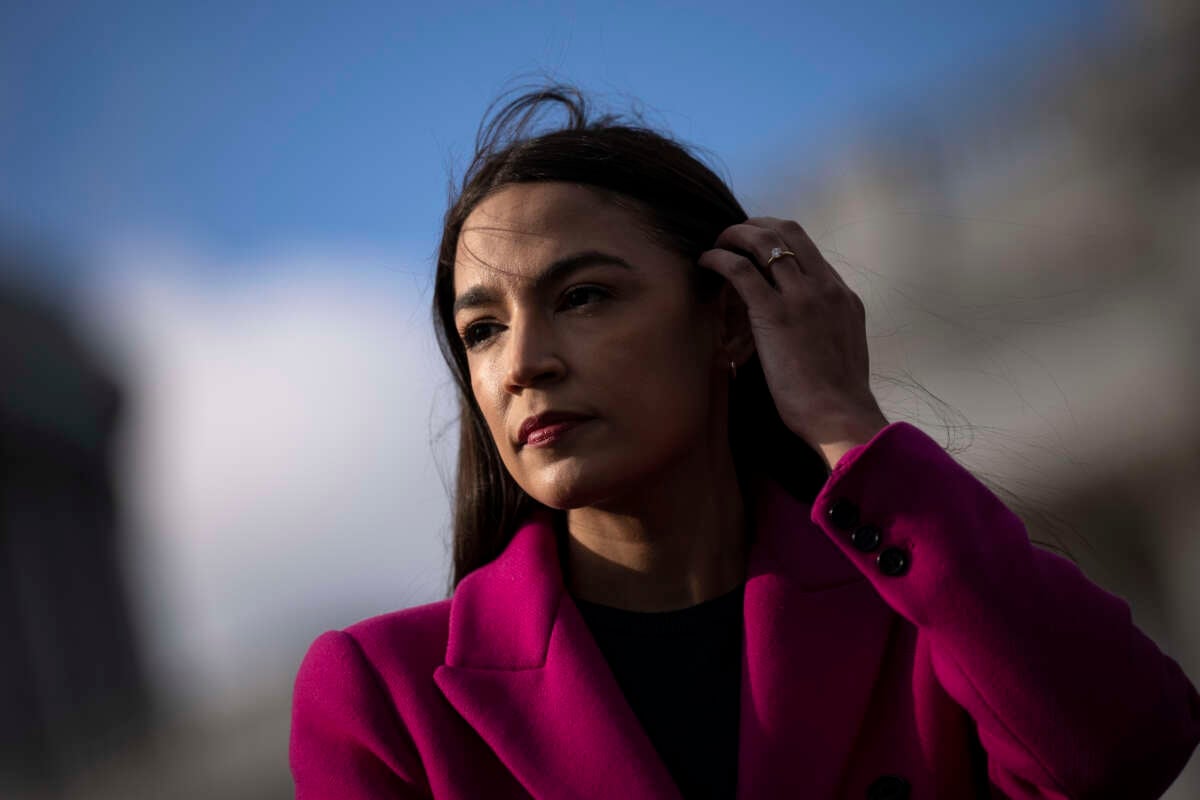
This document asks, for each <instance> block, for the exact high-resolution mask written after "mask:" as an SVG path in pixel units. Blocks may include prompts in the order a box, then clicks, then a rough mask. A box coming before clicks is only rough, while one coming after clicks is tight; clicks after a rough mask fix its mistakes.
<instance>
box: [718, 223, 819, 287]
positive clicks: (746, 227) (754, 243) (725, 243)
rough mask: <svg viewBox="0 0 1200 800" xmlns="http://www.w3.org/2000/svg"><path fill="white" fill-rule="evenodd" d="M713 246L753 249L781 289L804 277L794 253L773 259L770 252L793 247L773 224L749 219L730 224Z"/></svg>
mask: <svg viewBox="0 0 1200 800" xmlns="http://www.w3.org/2000/svg"><path fill="white" fill-rule="evenodd" d="M714 246H716V247H719V248H724V249H727V250H740V251H742V252H745V253H750V254H751V255H752V256H753V258H754V261H755V262H757V264H758V266H759V267H760V268H761V269H762V270H763V273H764V274H765V275H766V276H767V278H768V279H769V280H770V281H771V282H772V283H773V284H774V285H776V286H778V287H779V288H780V290H788V289H791V288H794V287H795V285H796V283H797V281H798V280H800V279H801V278H802V275H803V270H802V269H801V265H800V262H799V261H798V260H797V259H796V258H795V257H794V256H782V257H780V258H776V259H774V260H772V259H771V252H772V251H773V250H775V249H776V248H778V249H780V250H790V249H791V248H790V247H789V246H788V243H787V242H786V241H784V239H783V237H781V236H780V235H779V233H778V232H777V231H774V230H771V229H770V228H767V227H763V226H760V225H754V224H749V223H739V224H737V225H730V226H729V227H728V228H726V229H725V230H723V231H721V234H720V235H719V236H717V240H716V242H715V243H714ZM768 262H769V263H768Z"/></svg>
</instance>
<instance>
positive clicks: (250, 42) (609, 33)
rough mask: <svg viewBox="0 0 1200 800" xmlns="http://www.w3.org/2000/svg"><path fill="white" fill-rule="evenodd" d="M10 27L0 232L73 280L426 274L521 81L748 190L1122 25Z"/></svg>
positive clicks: (862, 15) (954, 14)
mask: <svg viewBox="0 0 1200 800" xmlns="http://www.w3.org/2000/svg"><path fill="white" fill-rule="evenodd" d="M4 9H5V10H4V11H3V12H0V118H2V120H3V125H2V126H0V230H2V229H3V228H8V229H10V230H15V231H16V234H17V236H18V237H21V238H25V239H28V240H30V241H32V242H42V243H50V244H52V245H53V246H54V247H55V248H56V249H58V250H60V251H64V252H66V253H69V254H73V255H75V256H76V257H77V258H78V259H79V261H80V262H81V263H80V264H79V266H86V261H87V253H89V252H91V251H92V250H93V249H94V248H96V247H97V246H100V245H102V244H103V243H104V242H106V241H108V240H111V239H113V238H127V237H131V236H132V237H139V236H140V237H146V236H150V237H156V238H167V239H177V240H181V241H186V242H190V243H192V244H194V245H196V246H200V247H203V248H206V249H207V250H208V251H209V252H213V253H218V254H225V255H227V256H229V257H230V258H241V257H245V256H246V254H249V253H254V252H256V251H260V250H263V249H269V248H272V247H277V246H279V244H280V243H310V244H311V243H318V244H322V245H331V246H341V245H353V246H370V247H378V248H380V249H382V250H389V251H399V252H405V253H409V254H418V255H420V256H423V257H424V256H427V255H429V254H431V253H432V251H433V249H434V246H435V244H436V236H437V233H438V220H439V217H440V215H441V213H442V211H443V207H444V201H445V188H446V178H447V171H448V168H449V167H450V166H451V165H453V166H455V167H456V168H460V169H461V167H462V165H463V162H464V157H465V156H466V155H467V153H468V152H469V148H470V145H471V140H472V136H473V134H474V131H475V128H476V126H477V124H478V122H479V119H480V115H481V113H482V111H483V110H484V108H485V107H486V105H487V103H488V102H489V101H490V100H491V99H492V98H493V97H495V95H496V94H497V93H498V91H499V90H500V89H502V88H503V87H504V86H505V85H506V83H507V82H508V81H511V80H512V79H513V77H514V76H517V75H520V74H524V73H529V72H532V71H543V72H549V73H552V74H554V75H556V76H558V77H560V78H562V79H565V80H570V81H574V82H577V83H578V84H580V85H581V86H583V87H585V88H587V89H590V90H594V91H599V92H603V93H607V94H608V95H609V96H611V97H615V98H616V99H617V100H618V101H619V100H620V97H621V96H631V97H636V98H637V99H639V100H641V101H642V102H643V103H644V104H645V105H646V106H647V108H648V109H650V110H651V111H652V112H656V113H657V116H656V117H652V120H654V119H657V120H658V121H659V122H661V123H663V124H665V125H667V126H669V127H670V128H672V129H673V130H674V131H675V132H676V133H677V134H679V135H681V136H682V137H684V138H685V139H688V140H690V141H693V142H695V143H698V144H701V145H703V146H704V147H706V148H708V149H710V150H712V151H714V152H715V153H716V154H717V155H718V156H719V157H720V159H721V160H722V161H723V163H724V164H725V166H726V167H727V169H728V171H729V173H730V175H731V176H732V178H733V183H734V188H735V190H744V188H745V184H746V182H747V181H750V180H755V179H761V178H760V177H759V173H758V172H756V169H758V168H760V167H761V165H762V164H763V163H765V162H766V161H767V160H769V159H778V158H780V157H781V154H780V152H781V151H783V150H785V149H790V150H791V151H792V154H791V155H790V156H788V157H789V158H790V161H791V162H792V163H800V164H802V162H803V158H804V155H803V154H804V153H805V152H806V151H809V152H813V153H817V154H819V153H820V152H821V151H822V149H827V148H828V146H829V145H830V143H831V142H836V141H837V139H838V138H839V137H841V136H844V135H845V134H846V133H847V132H849V131H854V130H855V128H856V126H858V125H862V124H864V122H865V121H870V120H878V119H880V118H885V117H886V116H887V115H888V114H889V113H898V112H902V111H904V110H905V109H909V110H911V109H914V108H915V109H923V110H921V111H920V112H919V113H921V114H939V113H941V114H951V115H953V114H954V113H955V110H954V109H948V108H942V107H940V106H939V102H938V100H939V97H941V96H943V95H944V94H945V92H946V89H947V87H955V86H960V85H961V84H960V82H961V81H963V80H969V76H970V75H971V74H973V73H974V72H975V71H977V70H982V69H990V70H991V71H992V72H993V74H995V73H997V72H999V74H1001V75H1004V74H1011V75H1012V77H1013V78H1014V79H1015V80H1021V79H1029V78H1034V79H1035V78H1036V76H1033V75H1026V74H1023V73H1022V70H1032V69H1034V68H1035V67H1036V64H1038V63H1041V62H1040V59H1043V58H1045V56H1046V53H1047V51H1048V50H1051V51H1052V50H1053V48H1054V46H1057V47H1064V48H1069V47H1072V46H1076V45H1077V44H1078V43H1079V42H1082V41H1086V40H1087V39H1089V38H1092V37H1096V36H1104V35H1106V33H1108V32H1111V31H1112V30H1113V29H1114V28H1115V27H1116V26H1118V25H1120V24H1121V19H1120V17H1119V13H1118V12H1117V11H1115V10H1114V9H1112V8H1111V7H1110V6H1109V4H1107V3H1097V2H1084V1H1083V0H1015V1H1014V2H1005V3H991V4H978V3H966V2H962V3H949V2H931V3H855V2H841V3H822V4H816V3H800V2H790V3H732V2H722V3H711V2H708V3H691V4H685V3H669V2H641V3H613V4H604V3H521V4H484V3H455V4H451V5H449V6H441V7H440V10H435V9H439V6H438V5H436V4H425V3H422V4H415V3H414V4H408V3H339V4H332V3H304V2H296V3H288V4H270V3H236V4H234V3H230V4H222V3H214V4H208V3H205V4H199V3H173V4H164V3H104V4H101V3H74V4H71V3H67V4H63V3H53V2H39V3H6V4H4ZM981 9H986V10H981ZM1055 43H1057V45H1055ZM1032 54H1036V56H1037V59H1039V60H1037V61H1035V60H1033V58H1032Z"/></svg>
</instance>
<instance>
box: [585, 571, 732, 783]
mask: <svg viewBox="0 0 1200 800" xmlns="http://www.w3.org/2000/svg"><path fill="white" fill-rule="evenodd" d="M744 589H745V586H744V585H739V586H738V587H737V588H736V589H734V590H733V591H731V592H729V593H728V594H725V595H722V596H720V597H715V598H713V599H712V600H708V601H705V602H703V603H700V604H699V605H695V606H691V607H690V608H683V609H679V610H678V611H664V612H641V611H625V610H623V609H619V608H612V607H609V606H603V605H598V604H596V603H589V602H587V601H584V600H579V599H576V600H575V605H576V606H577V607H578V608H579V611H580V613H581V614H582V615H583V618H584V620H585V621H586V622H587V625H588V627H589V628H590V629H591V631H592V636H593V638H595V640H596V643H597V644H598V645H599V646H600V650H601V652H603V653H604V657H605V658H606V659H607V660H608V665H609V668H610V669H611V670H612V673H613V675H614V677H616V679H617V683H618V684H619V685H620V687H621V690H622V691H623V692H624V694H625V699H626V701H627V702H628V703H629V706H630V707H631V708H632V709H633V713H634V714H635V715H636V716H637V718H638V720H640V721H641V723H642V728H643V729H645V731H646V733H647V735H648V736H649V737H650V741H651V742H653V744H654V748H655V749H656V750H657V751H658V754H659V757H661V758H662V760H663V763H665V764H666V766H667V769H668V770H669V771H670V773H671V776H672V777H673V778H674V779H675V784H676V785H677V786H678V787H679V789H680V791H681V792H682V794H683V796H684V797H685V798H686V800H698V799H699V798H705V800H707V799H708V798H714V799H716V798H719V799H720V800H730V798H732V797H733V796H734V794H735V791H736V788H737V757H738V708H739V705H740V697H741V691H740V690H741V674H742V595H743V590H744Z"/></svg>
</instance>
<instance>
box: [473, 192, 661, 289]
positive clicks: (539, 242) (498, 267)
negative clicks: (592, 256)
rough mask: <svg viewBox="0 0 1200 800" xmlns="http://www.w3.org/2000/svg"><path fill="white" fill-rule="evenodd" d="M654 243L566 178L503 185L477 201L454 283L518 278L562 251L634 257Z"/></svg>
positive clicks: (627, 217)
mask: <svg viewBox="0 0 1200 800" xmlns="http://www.w3.org/2000/svg"><path fill="white" fill-rule="evenodd" d="M647 248H656V245H654V244H653V243H652V242H651V241H650V240H649V238H648V237H647V236H646V234H645V233H644V232H643V231H642V230H641V228H640V227H639V226H638V220H637V218H636V217H635V216H634V215H633V213H632V212H630V211H627V210H625V209H623V208H621V207H619V206H617V205H615V204H614V203H613V202H612V201H611V200H609V199H607V198H606V197H605V196H604V195H603V194H601V193H600V192H598V191H596V190H594V189H590V188H588V187H585V186H577V185H574V184H568V183H527V184H514V185H510V186H506V187H504V188H503V189H500V190H499V191H497V192H495V193H493V194H491V195H489V196H488V197H486V198H485V199H484V200H482V201H481V202H480V203H479V205H477V206H476V207H475V210H474V211H472V212H471V214H470V215H469V216H468V217H467V219H466V221H465V222H464V224H463V227H462V231H461V232H460V234H459V238H458V250H457V252H456V254H455V259H454V283H455V285H456V287H458V288H461V287H463V286H466V285H468V284H473V283H477V282H489V283H490V282H493V281H496V280H500V281H511V280H516V281H520V280H523V279H529V278H532V277H534V276H535V275H536V274H537V273H538V272H539V271H540V269H541V268H542V267H543V266H544V265H546V264H548V263H550V262H552V261H554V260H555V259H557V258H561V257H563V256H567V255H571V254H574V253H578V252H580V251H583V250H599V251H602V252H606V253H612V254H614V255H618V256H621V257H623V258H626V259H627V260H630V261H633V260H634V259H635V258H636V256H637V254H638V253H639V252H642V253H644V251H645V250H646V249H647Z"/></svg>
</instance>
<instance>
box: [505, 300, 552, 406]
mask: <svg viewBox="0 0 1200 800" xmlns="http://www.w3.org/2000/svg"><path fill="white" fill-rule="evenodd" d="M507 339H508V341H507V342H506V345H507V348H506V349H507V351H508V352H507V353H506V355H507V358H508V363H507V365H506V371H505V376H504V388H505V390H506V391H508V392H509V393H511V394H519V393H520V392H521V390H523V389H529V388H532V387H534V386H538V385H542V384H545V383H548V382H553V381H556V380H558V379H559V378H561V377H562V376H563V374H564V373H565V372H566V367H565V364H564V363H563V360H562V358H561V357H559V355H558V353H557V348H556V346H555V339H554V335H553V331H551V330H550V326H549V325H544V324H542V323H541V322H540V321H538V320H536V319H532V318H526V319H523V320H519V321H518V320H513V321H512V323H511V324H510V326H509V330H508V337H507Z"/></svg>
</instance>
